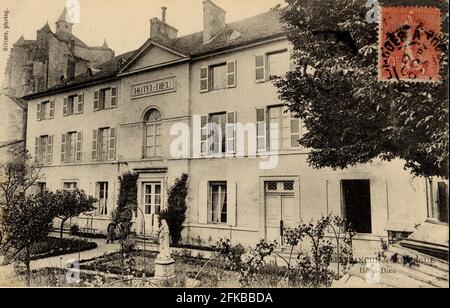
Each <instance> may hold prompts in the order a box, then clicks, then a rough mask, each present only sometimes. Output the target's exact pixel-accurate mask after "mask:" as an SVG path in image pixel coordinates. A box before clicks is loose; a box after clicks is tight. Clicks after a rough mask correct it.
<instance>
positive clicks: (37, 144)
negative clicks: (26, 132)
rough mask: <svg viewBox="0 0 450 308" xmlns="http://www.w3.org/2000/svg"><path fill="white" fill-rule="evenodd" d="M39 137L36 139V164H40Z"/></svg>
mask: <svg viewBox="0 0 450 308" xmlns="http://www.w3.org/2000/svg"><path fill="white" fill-rule="evenodd" d="M39 139H40V138H39V137H36V138H35V139H34V142H35V143H34V162H35V163H38V162H39Z"/></svg>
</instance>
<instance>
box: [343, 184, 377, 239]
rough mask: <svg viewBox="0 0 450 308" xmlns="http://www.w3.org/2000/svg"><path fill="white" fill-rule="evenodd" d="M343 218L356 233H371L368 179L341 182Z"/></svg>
mask: <svg viewBox="0 0 450 308" xmlns="http://www.w3.org/2000/svg"><path fill="white" fill-rule="evenodd" d="M341 193H342V210H343V213H344V218H345V219H347V221H348V222H349V223H350V224H351V226H352V228H353V230H354V231H355V232H357V233H372V213H371V203H370V181H369V180H343V181H342V182H341Z"/></svg>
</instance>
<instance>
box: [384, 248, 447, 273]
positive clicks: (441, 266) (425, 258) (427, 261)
mask: <svg viewBox="0 0 450 308" xmlns="http://www.w3.org/2000/svg"><path fill="white" fill-rule="evenodd" d="M394 253H397V254H399V255H400V256H410V257H412V258H413V259H416V260H419V261H422V262H420V264H419V265H420V267H421V270H422V271H425V272H426V273H428V274H436V275H438V276H442V277H446V278H447V280H448V276H449V264H448V262H446V261H443V260H441V259H438V258H435V257H433V256H430V255H427V254H424V253H421V252H418V251H416V250H413V249H410V248H405V247H402V246H400V245H399V244H395V245H392V246H390V247H389V249H388V252H387V254H388V256H389V257H391V256H392V255H393V254H394Z"/></svg>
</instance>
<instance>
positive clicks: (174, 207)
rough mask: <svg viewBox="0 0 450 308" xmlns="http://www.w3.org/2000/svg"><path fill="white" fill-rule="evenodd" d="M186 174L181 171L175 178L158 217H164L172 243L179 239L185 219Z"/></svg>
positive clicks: (176, 242)
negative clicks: (164, 206) (163, 208)
mask: <svg viewBox="0 0 450 308" xmlns="http://www.w3.org/2000/svg"><path fill="white" fill-rule="evenodd" d="M188 178H189V177H188V175H187V174H185V173H183V174H182V175H181V177H180V178H178V179H176V180H175V183H174V185H173V186H172V187H171V188H170V189H169V198H168V200H167V209H165V210H163V211H162V212H161V214H160V219H161V220H163V219H165V220H166V221H167V224H168V225H169V230H170V237H171V239H172V244H175V245H176V244H178V242H179V241H180V240H181V231H183V223H184V220H185V219H186V209H187V206H186V197H187V194H188Z"/></svg>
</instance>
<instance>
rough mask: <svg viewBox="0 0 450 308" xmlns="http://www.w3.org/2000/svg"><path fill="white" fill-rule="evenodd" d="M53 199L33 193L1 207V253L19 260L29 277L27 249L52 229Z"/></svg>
mask: <svg viewBox="0 0 450 308" xmlns="http://www.w3.org/2000/svg"><path fill="white" fill-rule="evenodd" d="M52 205H53V199H52V198H49V195H48V194H46V193H44V194H37V195H32V196H24V195H22V196H21V197H18V198H15V199H14V201H13V202H12V203H10V204H9V205H8V206H7V207H5V208H4V209H3V211H2V215H1V218H0V222H1V225H2V227H3V229H4V231H5V232H4V233H3V234H4V239H3V244H2V245H1V250H2V253H4V254H8V255H10V256H12V258H13V259H16V260H20V261H23V262H24V263H25V265H26V268H27V277H28V279H29V276H30V258H31V252H30V248H31V246H32V245H33V244H35V243H37V242H39V241H42V240H44V239H45V238H46V237H47V236H48V234H49V232H50V231H51V230H52V229H53V218H54V212H53V208H52Z"/></svg>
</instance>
